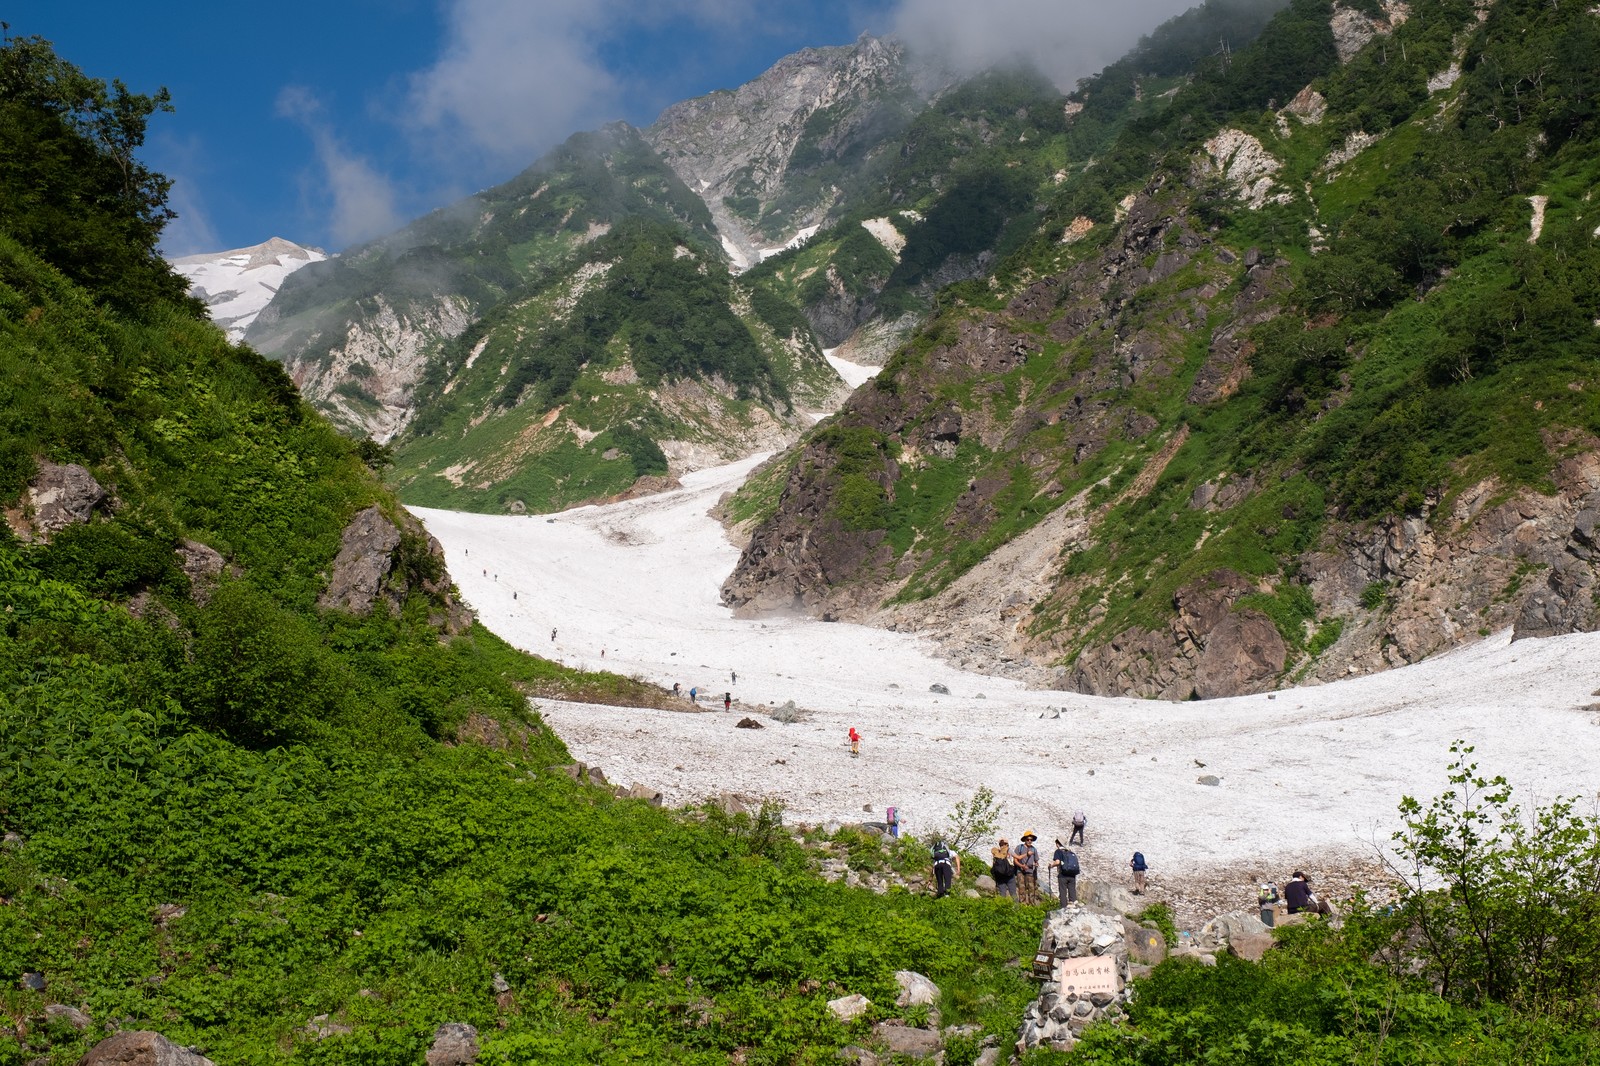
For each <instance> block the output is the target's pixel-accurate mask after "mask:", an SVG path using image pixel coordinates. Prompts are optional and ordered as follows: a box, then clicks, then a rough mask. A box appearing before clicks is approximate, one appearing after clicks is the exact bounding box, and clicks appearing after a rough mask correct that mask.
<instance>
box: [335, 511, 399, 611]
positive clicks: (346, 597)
mask: <svg viewBox="0 0 1600 1066" xmlns="http://www.w3.org/2000/svg"><path fill="white" fill-rule="evenodd" d="M399 546H400V530H399V529H397V528H396V527H395V524H394V523H393V522H391V521H389V519H388V518H386V517H384V514H383V511H381V510H380V509H379V508H378V505H377V504H373V505H372V506H371V507H368V508H367V509H366V510H364V511H359V512H357V513H356V516H355V517H354V518H352V519H350V524H349V525H347V526H345V527H344V533H343V534H342V535H341V536H340V539H339V554H338V556H337V557H335V559H334V560H333V576H332V577H331V578H330V579H329V581H328V587H327V589H325V590H324V591H323V593H322V597H321V598H320V599H319V600H318V601H317V606H319V607H321V608H322V609H324V610H329V609H338V610H344V611H350V612H352V613H354V614H367V613H369V612H371V610H372V605H373V603H374V602H376V601H377V599H378V596H379V594H380V593H381V592H382V590H383V585H384V579H385V578H387V577H388V576H389V571H390V570H391V569H393V567H394V550H395V549H396V548H398V547H399Z"/></svg>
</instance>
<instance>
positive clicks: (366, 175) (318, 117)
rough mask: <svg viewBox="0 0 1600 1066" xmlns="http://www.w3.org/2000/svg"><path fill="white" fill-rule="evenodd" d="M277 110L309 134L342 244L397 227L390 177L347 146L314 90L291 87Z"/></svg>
mask: <svg viewBox="0 0 1600 1066" xmlns="http://www.w3.org/2000/svg"><path fill="white" fill-rule="evenodd" d="M278 114H280V115H282V116H283V117H285V118H290V119H294V120H295V121H296V122H298V123H299V124H300V125H301V127H302V128H304V129H305V131H306V133H307V135H309V136H310V138H311V144H312V148H313V149H314V150H315V152H316V157H317V164H318V166H320V167H321V169H322V173H321V176H320V177H321V180H320V182H319V183H318V184H319V186H320V188H319V191H320V192H321V193H322V194H323V195H325V196H326V197H327V199H328V208H327V214H328V223H327V224H328V228H329V230H330V231H331V233H332V235H333V238H334V240H335V241H336V242H337V243H338V244H339V245H340V246H344V245H349V244H355V243H358V242H360V241H364V240H368V239H370V238H372V237H377V236H379V235H381V234H384V233H388V232H390V231H391V230H394V229H397V228H399V226H400V225H401V224H402V223H403V222H404V221H405V219H404V217H403V216H402V215H401V213H400V212H399V211H398V210H397V209H396V206H395V192H394V188H393V186H392V185H391V183H390V181H389V179H388V178H387V177H385V176H384V175H382V174H380V173H378V172H377V171H376V170H374V169H373V168H372V166H371V165H370V164H369V163H368V162H367V161H366V160H365V159H363V158H361V157H360V156H358V155H355V154H353V153H352V152H350V151H349V150H348V149H347V148H346V147H345V146H344V144H343V142H341V141H340V140H339V138H338V137H337V136H336V135H335V134H334V132H333V128H332V127H331V126H330V125H329V124H328V122H327V120H326V119H325V118H324V117H323V108H322V104H321V102H320V101H318V99H317V97H316V96H315V94H313V93H312V92H311V91H310V90H309V89H306V88H304V87H302V86H296V85H291V86H288V87H287V88H285V89H284V90H283V91H282V92H280V93H279V94H278Z"/></svg>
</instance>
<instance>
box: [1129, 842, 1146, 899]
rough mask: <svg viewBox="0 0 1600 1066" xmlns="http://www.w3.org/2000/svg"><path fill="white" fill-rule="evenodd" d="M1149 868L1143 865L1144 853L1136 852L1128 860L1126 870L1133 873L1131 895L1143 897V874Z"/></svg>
mask: <svg viewBox="0 0 1600 1066" xmlns="http://www.w3.org/2000/svg"><path fill="white" fill-rule="evenodd" d="M1149 868H1150V867H1148V866H1146V865H1145V862H1144V852H1142V851H1136V852H1134V853H1133V858H1131V859H1129V860H1128V869H1130V870H1132V871H1133V894H1134V895H1135V896H1142V895H1144V874H1145V871H1146V870H1148V869H1149Z"/></svg>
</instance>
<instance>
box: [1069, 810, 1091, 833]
mask: <svg viewBox="0 0 1600 1066" xmlns="http://www.w3.org/2000/svg"><path fill="white" fill-rule="evenodd" d="M1088 821H1089V819H1087V818H1085V817H1084V816H1083V812H1082V811H1073V812H1072V824H1073V827H1074V828H1077V829H1082V828H1083V826H1084V824H1085V823H1086V822H1088Z"/></svg>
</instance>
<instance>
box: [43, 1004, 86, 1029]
mask: <svg viewBox="0 0 1600 1066" xmlns="http://www.w3.org/2000/svg"><path fill="white" fill-rule="evenodd" d="M44 1016H45V1018H46V1019H48V1020H50V1021H58V1020H59V1021H64V1022H66V1023H67V1024H68V1025H70V1026H72V1027H73V1028H74V1029H76V1030H77V1031H78V1032H80V1033H81V1032H83V1031H84V1030H86V1029H88V1028H89V1026H90V1025H92V1024H94V1023H93V1021H92V1020H91V1019H90V1018H89V1016H88V1015H87V1014H85V1013H83V1011H81V1010H79V1009H78V1008H77V1007H70V1006H68V1005H67V1004H65V1003H52V1004H50V1005H49V1006H47V1007H45V1009H44Z"/></svg>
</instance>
